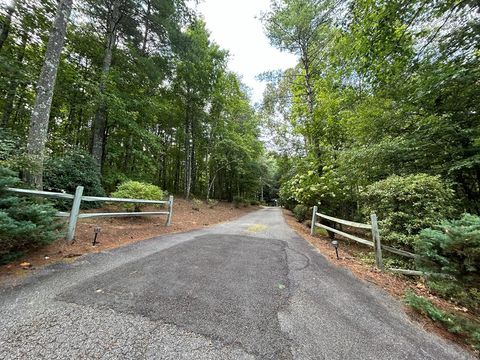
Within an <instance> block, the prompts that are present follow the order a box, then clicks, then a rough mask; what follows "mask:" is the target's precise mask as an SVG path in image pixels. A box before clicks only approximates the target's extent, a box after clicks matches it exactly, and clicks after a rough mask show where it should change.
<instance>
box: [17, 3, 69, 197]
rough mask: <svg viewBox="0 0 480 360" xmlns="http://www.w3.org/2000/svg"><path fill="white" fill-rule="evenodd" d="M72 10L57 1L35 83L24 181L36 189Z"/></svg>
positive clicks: (41, 173)
mask: <svg viewBox="0 0 480 360" xmlns="http://www.w3.org/2000/svg"><path fill="white" fill-rule="evenodd" d="M71 10H72V0H60V2H59V3H58V7H57V12H56V15H55V20H54V23H53V27H52V30H51V33H50V37H49V39H48V44H47V49H46V52H45V59H44V62H43V66H42V70H41V73H40V77H39V79H38V82H37V90H36V99H35V105H34V106H33V110H32V116H31V118H30V128H29V133H28V142H27V156H28V158H29V160H30V161H31V168H30V170H29V171H28V172H27V173H26V179H27V181H28V182H29V183H30V184H31V185H32V186H34V187H35V188H38V189H42V187H43V160H44V156H45V143H46V141H47V135H48V122H49V118H50V108H51V105H52V99H53V90H54V87H55V81H56V78H57V71H58V64H59V62H60V55H61V53H62V49H63V45H64V43H65V34H66V32H67V23H68V19H69V17H70V13H71Z"/></svg>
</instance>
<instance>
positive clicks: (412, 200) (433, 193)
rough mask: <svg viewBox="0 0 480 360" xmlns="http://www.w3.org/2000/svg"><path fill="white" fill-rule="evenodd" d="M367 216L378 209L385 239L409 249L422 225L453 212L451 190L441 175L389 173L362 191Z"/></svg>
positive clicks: (380, 225)
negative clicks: (397, 174)
mask: <svg viewBox="0 0 480 360" xmlns="http://www.w3.org/2000/svg"><path fill="white" fill-rule="evenodd" d="M362 200H363V209H362V212H363V214H364V216H365V218H369V217H370V214H371V213H376V214H377V217H378V219H379V227H380V232H381V236H382V241H383V242H384V243H385V244H389V245H397V246H400V247H404V248H406V249H408V250H411V249H412V248H413V244H414V242H415V240H416V239H417V238H418V234H419V232H420V231H421V230H422V229H425V228H427V227H431V226H433V225H435V224H437V223H438V222H439V221H440V219H445V218H449V217H451V216H453V215H454V207H453V204H454V198H453V190H451V189H450V188H449V187H448V186H447V185H446V184H445V183H444V182H443V181H442V180H441V179H440V178H439V177H438V176H431V175H426V174H416V175H410V176H406V177H402V176H396V175H394V176H390V177H388V178H387V179H385V180H381V181H378V182H376V183H374V184H372V185H369V186H368V187H367V188H366V190H365V191H364V192H363V193H362Z"/></svg>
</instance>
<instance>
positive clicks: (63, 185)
mask: <svg viewBox="0 0 480 360" xmlns="http://www.w3.org/2000/svg"><path fill="white" fill-rule="evenodd" d="M43 183H44V189H45V190H47V191H55V192H66V193H69V194H74V193H75V190H76V188H77V186H79V185H81V186H83V187H84V190H83V194H84V195H88V196H105V192H104V191H103V188H102V176H101V174H100V171H99V170H98V168H97V166H96V164H95V161H94V160H93V158H92V157H91V156H90V155H88V154H86V153H84V152H71V153H69V154H67V155H65V156H64V157H56V158H51V159H48V160H47V162H46V163H45V171H44V175H43ZM71 206H72V204H71V201H66V200H58V202H57V207H59V208H61V209H70V208H71ZM98 206H100V203H96V202H90V201H88V202H87V201H82V208H92V207H98Z"/></svg>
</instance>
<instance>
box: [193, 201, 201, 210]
mask: <svg viewBox="0 0 480 360" xmlns="http://www.w3.org/2000/svg"><path fill="white" fill-rule="evenodd" d="M202 204H203V202H202V200H198V199H193V200H192V210H196V211H200V207H201V206H202Z"/></svg>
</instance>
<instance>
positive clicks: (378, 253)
mask: <svg viewBox="0 0 480 360" xmlns="http://www.w3.org/2000/svg"><path fill="white" fill-rule="evenodd" d="M317 217H321V218H323V219H327V220H330V221H333V222H336V223H338V224H343V225H346V226H350V227H354V228H360V229H366V230H371V232H372V239H373V241H370V240H366V239H362V238H360V237H358V236H355V235H352V234H349V233H346V232H344V231H340V230H337V229H334V228H332V227H330V226H327V225H324V224H320V223H318V222H317ZM370 220H371V224H362V223H357V222H353V221H348V220H344V219H339V218H335V217H333V216H328V215H325V214H321V213H319V212H318V207H317V206H314V207H313V214H312V227H311V230H310V233H311V234H312V235H314V234H315V227H316V226H318V227H321V228H323V229H325V230H328V231H331V232H333V233H335V234H339V235H341V236H343V237H345V238H347V239H351V240H354V241H356V242H359V243H361V244H364V245H368V246H372V247H373V248H374V249H375V263H376V266H377V268H378V269H380V270H381V271H383V270H384V266H383V255H382V250H385V251H388V252H391V253H394V254H397V255H400V256H405V257H408V258H411V259H415V258H416V257H417V255H416V254H413V253H411V252H408V251H405V250H401V249H396V248H394V247H391V246H387V245H382V244H381V241H380V231H379V229H378V223H377V215H375V214H372V215H371V217H370ZM388 270H389V271H392V272H396V273H400V274H403V275H414V276H431V275H435V276H448V275H444V274H428V273H424V272H422V271H417V270H410V269H397V268H389V269H388Z"/></svg>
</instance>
